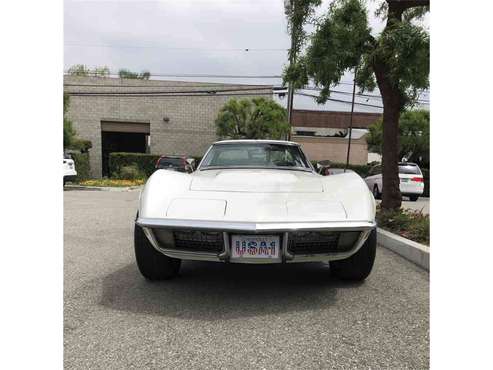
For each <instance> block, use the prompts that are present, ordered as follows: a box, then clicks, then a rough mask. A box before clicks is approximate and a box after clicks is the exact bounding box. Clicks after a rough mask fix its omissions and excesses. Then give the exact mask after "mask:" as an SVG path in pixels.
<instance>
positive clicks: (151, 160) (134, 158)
mask: <svg viewBox="0 0 493 370" xmlns="http://www.w3.org/2000/svg"><path fill="white" fill-rule="evenodd" d="M159 157H160V155H158V154H147V153H125V152H116V153H110V156H109V170H110V177H113V178H118V177H120V171H121V169H122V167H127V166H132V165H135V166H136V167H137V168H138V169H139V171H140V172H142V173H143V174H144V175H145V176H146V177H149V176H151V175H152V173H153V172H154V167H155V165H156V162H157V160H158V159H159Z"/></svg>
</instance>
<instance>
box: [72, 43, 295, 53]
mask: <svg viewBox="0 0 493 370" xmlns="http://www.w3.org/2000/svg"><path fill="white" fill-rule="evenodd" d="M64 46H69V47H91V48H93V47H94V48H116V49H118V48H123V49H162V50H177V51H180V50H183V51H221V52H223V51H226V52H228V51H234V52H250V51H253V52H264V51H267V52H271V51H283V52H287V51H288V50H289V49H286V48H248V47H247V48H193V47H189V48H179V47H169V46H165V45H115V44H84V43H75V42H68V43H65V44H64Z"/></svg>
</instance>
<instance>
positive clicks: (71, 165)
mask: <svg viewBox="0 0 493 370" xmlns="http://www.w3.org/2000/svg"><path fill="white" fill-rule="evenodd" d="M65 176H77V171H76V170H75V162H74V160H73V159H63V177H65Z"/></svg>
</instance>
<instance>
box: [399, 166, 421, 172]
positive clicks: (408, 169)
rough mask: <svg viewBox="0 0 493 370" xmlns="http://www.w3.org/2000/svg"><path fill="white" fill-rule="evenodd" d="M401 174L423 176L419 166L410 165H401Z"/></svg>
mask: <svg viewBox="0 0 493 370" xmlns="http://www.w3.org/2000/svg"><path fill="white" fill-rule="evenodd" d="M399 173H402V174H405V175H421V171H420V170H419V167H418V166H416V165H409V164H399Z"/></svg>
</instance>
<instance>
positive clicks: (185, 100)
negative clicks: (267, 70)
mask: <svg viewBox="0 0 493 370" xmlns="http://www.w3.org/2000/svg"><path fill="white" fill-rule="evenodd" d="M81 85H85V86H81ZM258 87H260V86H248V85H226V86H225V85H222V84H221V85H218V86H217V87H211V86H210V84H208V86H207V90H216V89H232V88H237V89H252V88H258ZM262 87H265V86H262ZM204 89H205V87H204V85H203V84H201V83H197V82H178V81H157V80H149V81H145V80H121V79H118V78H94V77H76V76H64V91H66V92H68V93H72V94H75V95H71V97H70V106H69V110H68V117H69V118H70V119H71V120H72V122H73V125H74V128H75V130H76V131H77V134H78V135H79V136H80V137H81V138H83V139H88V140H91V141H92V145H93V147H92V149H91V151H90V153H91V155H90V158H91V176H93V177H100V176H101V170H102V169H101V167H102V166H101V156H102V152H101V121H113V122H132V121H133V122H148V123H150V136H151V146H150V149H151V153H153V154H188V155H192V156H202V155H203V154H204V152H205V151H206V149H207V148H208V147H209V145H210V144H211V143H213V142H214V141H216V140H217V139H216V133H215V126H214V121H215V119H216V117H217V114H218V112H219V110H220V109H221V108H222V107H223V105H224V104H225V103H226V102H227V101H228V100H229V99H230V98H232V97H235V98H238V99H241V98H245V97H249V98H251V97H253V96H228V95H220V94H223V93H219V92H218V93H216V94H215V95H207V96H179V97H176V96H174V97H171V96H81V95H77V94H80V93H85V92H86V93H87V92H103V93H114V92H141V91H145V92H156V91H174V92H180V91H181V92H184V91H198V90H204ZM244 93H248V94H250V93H252V94H255V93H258V94H259V96H260V94H265V93H268V94H270V95H261V96H264V97H266V98H272V95H271V94H272V91H269V90H252V91H245V92H244ZM226 94H227V93H226ZM164 117H167V118H169V121H168V122H165V121H164V120H163V118H164Z"/></svg>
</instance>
